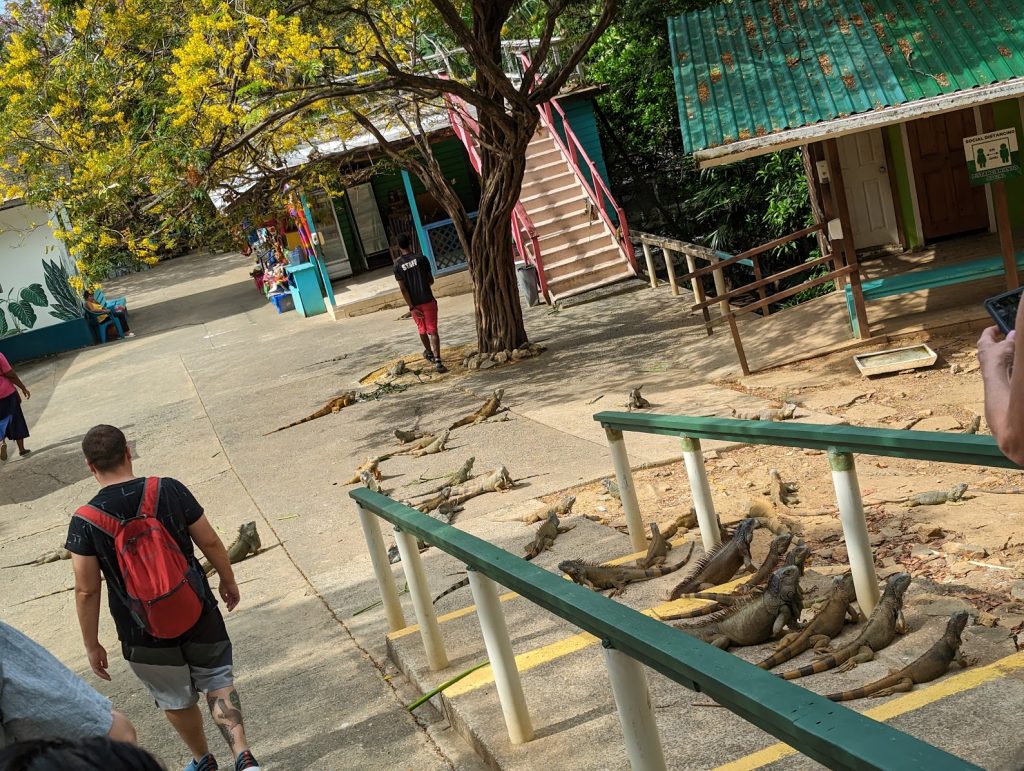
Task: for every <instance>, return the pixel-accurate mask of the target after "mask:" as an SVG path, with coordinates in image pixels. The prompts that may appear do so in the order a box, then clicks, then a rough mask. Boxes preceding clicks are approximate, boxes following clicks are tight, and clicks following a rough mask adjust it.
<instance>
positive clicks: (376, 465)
mask: <svg viewBox="0 0 1024 771" xmlns="http://www.w3.org/2000/svg"><path fill="white" fill-rule="evenodd" d="M389 457H391V456H390V455H378V456H377V457H376V458H367V459H366V460H364V461H363V464H362V465H361V466H360V467H359V468H357V469H356V473H355V474H353V475H352V478H351V479H349V480H348V481H347V482H345V484H347V485H357V484H359V481H360V480H361V479H362V478H363V472H364V471H365V472H367V473H369V474H372V475H373V478H374V479H377V480H379V479H380V478H381V477H382V476H383V474H381V473H380V462H381V461H382V460H387V459H388V458H389Z"/></svg>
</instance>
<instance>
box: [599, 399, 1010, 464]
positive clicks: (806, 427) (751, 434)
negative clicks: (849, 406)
mask: <svg viewBox="0 0 1024 771" xmlns="http://www.w3.org/2000/svg"><path fill="white" fill-rule="evenodd" d="M594 420H596V421H597V422H598V423H600V424H601V425H602V426H603V427H604V428H610V429H614V430H617V431H629V432H635V433H641V434H659V435H661V436H678V437H684V436H685V437H689V438H691V439H716V440H721V441H726V442H742V443H743V444H770V445H781V446H784V447H801V448H805V449H816V450H837V451H838V452H849V453H859V454H863V455H884V456H888V457H891V458H911V459H914V460H931V461H939V462H942V463H966V464H970V465H975V466H992V467H998V468H1012V469H1018V468H1020V467H1019V466H1018V465H1017V464H1016V463H1014V462H1013V461H1012V460H1010V459H1009V458H1007V457H1006V456H1005V455H1003V453H1002V452H1001V451H1000V449H999V446H998V445H997V444H996V441H995V439H993V438H992V437H991V436H985V435H977V434H953V433H948V432H943V431H901V430H898V429H892V428H866V427H864V426H827V425H822V424H818V423H794V422H790V421H781V422H773V421H767V420H736V419H734V418H704V417H689V416H684V415H656V414H651V413H643V414H639V413H635V412H598V413H597V414H596V415H594Z"/></svg>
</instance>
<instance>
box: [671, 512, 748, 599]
mask: <svg viewBox="0 0 1024 771" xmlns="http://www.w3.org/2000/svg"><path fill="white" fill-rule="evenodd" d="M755 527H757V523H756V522H755V521H754V520H752V519H745V520H743V521H742V522H740V524H739V526H738V527H737V528H736V531H735V532H734V533H733V536H732V538H731V539H729V540H728V541H723V542H722V543H720V544H719V545H718V546H716V547H715V548H714V549H712V550H711V551H709V552H708V553H707V554H705V555H704V556H703V557H701V559H700V561H699V562H698V563H697V564H696V566H695V567H694V569H693V570H692V571H691V572H690V574H689V575H688V576H687V577H686V578H684V579H683V580H682V581H681V582H680V583H679V584H678V585H677V586H676V587H675V588H674V589H673V590H672V592H671V593H670V594H669V599H670V600H676V599H679V598H680V597H682V596H683V595H684V594H687V593H689V592H696V591H700V590H701V589H705V588H708V587H711V586H717V585H718V584H724V583H725V582H726V581H728V580H729V579H730V578H732V577H733V576H734V575H736V571H737V570H739V569H740V568H741V567H746V568H747V570H749V571H750V572H751V573H754V572H756V571H757V569H756V568H755V567H754V563H753V562H751V560H750V542H751V540H753V538H754V528H755Z"/></svg>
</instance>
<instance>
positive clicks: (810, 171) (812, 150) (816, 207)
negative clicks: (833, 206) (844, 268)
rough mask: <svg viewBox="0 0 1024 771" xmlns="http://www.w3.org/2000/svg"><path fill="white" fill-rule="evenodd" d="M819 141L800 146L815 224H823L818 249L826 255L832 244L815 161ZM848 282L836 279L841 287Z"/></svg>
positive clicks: (835, 265)
mask: <svg viewBox="0 0 1024 771" xmlns="http://www.w3.org/2000/svg"><path fill="white" fill-rule="evenodd" d="M818 144H819V143H815V144H812V145H803V146H802V147H801V148H800V158H801V159H802V160H803V162H804V176H806V177H807V197H808V198H809V199H810V201H811V216H812V217H813V218H814V224H815V225H821V226H822V230H820V231H818V234H817V240H818V250H819V251H820V252H821V255H822V256H823V257H824V256H825V255H826V254H828V253H829V252H830V251H832V244H831V243H829V240H828V233H826V232H825V228H824V226H825V224H826V223H827V222H828V221H829V219H830V217H829V213H828V199H826V198H825V196H824V195H823V194H822V191H821V182H819V181H818V169H817V167H816V165H815V162H816V161H817V160H818V156H819V155H820V154H821V150H820V148H818ZM840 267H841V266H840V265H838V264H834V267H833V269H834V270H838V269H839V268H840ZM845 283H846V279H845V278H839V279H836V286H837V287H838V288H839V289H842V288H843V285H844V284H845Z"/></svg>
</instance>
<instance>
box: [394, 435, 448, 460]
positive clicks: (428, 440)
mask: <svg viewBox="0 0 1024 771" xmlns="http://www.w3.org/2000/svg"><path fill="white" fill-rule="evenodd" d="M437 439H438V437H436V436H434V434H427V435H426V436H421V437H420V438H419V439H414V440H413V441H411V442H407V443H406V445H405V446H404V447H402V448H401V449H398V450H391V451H390V452H389V453H388V454H389V455H412V454H413V453H414V452H418V451H420V450H422V449H423V448H424V447H429V446H430V445H432V444H433V443H434V442H436V441H437Z"/></svg>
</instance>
